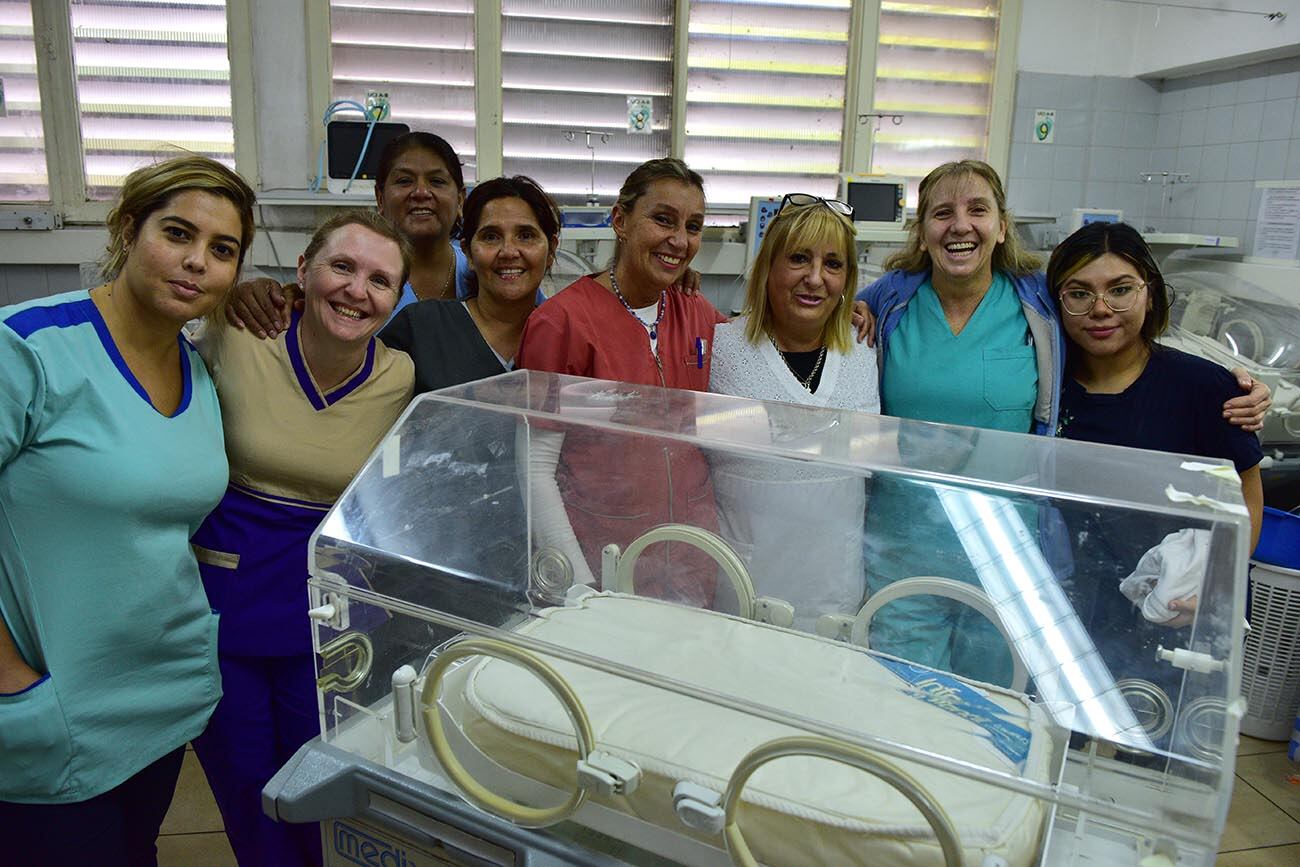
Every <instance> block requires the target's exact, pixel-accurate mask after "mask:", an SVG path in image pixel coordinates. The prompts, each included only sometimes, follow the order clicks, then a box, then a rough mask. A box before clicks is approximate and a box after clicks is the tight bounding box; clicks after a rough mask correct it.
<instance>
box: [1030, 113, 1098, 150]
mask: <svg viewBox="0 0 1300 867" xmlns="http://www.w3.org/2000/svg"><path fill="white" fill-rule="evenodd" d="M1032 123H1033V115H1030V125H1031V126H1032ZM1026 129H1028V127H1026ZM1091 136H1092V113H1091V112H1087V111H1062V112H1058V113H1057V115H1056V143H1057V144H1062V145H1086V144H1089V143H1090V142H1091V140H1092V139H1091Z"/></svg>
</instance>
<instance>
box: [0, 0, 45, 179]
mask: <svg viewBox="0 0 1300 867" xmlns="http://www.w3.org/2000/svg"><path fill="white" fill-rule="evenodd" d="M0 82H3V85H4V100H5V111H4V114H3V116H0V200H4V201H11V202H33V201H36V202H39V201H48V200H49V198H50V188H49V175H48V174H47V170H46V166H45V132H44V130H43V129H42V128H41V95H40V89H39V87H38V86H37V83H36V45H35V41H34V40H33V37H32V4H31V3H30V2H29V0H23V2H5V3H0Z"/></svg>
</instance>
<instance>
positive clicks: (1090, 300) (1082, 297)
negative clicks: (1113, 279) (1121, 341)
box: [1060, 283, 1147, 316]
mask: <svg viewBox="0 0 1300 867" xmlns="http://www.w3.org/2000/svg"><path fill="white" fill-rule="evenodd" d="M1146 285H1147V284H1145V283H1120V284H1119V285H1117V286H1111V287H1109V288H1107V289H1103V290H1102V291H1101V292H1093V291H1092V290H1091V289H1066V290H1065V291H1064V292H1062V293H1061V296H1060V297H1061V309H1063V310H1064V311H1065V312H1066V313H1068V314H1070V315H1071V316H1087V315H1088V313H1090V312H1091V311H1092V308H1093V306H1094V305H1095V304H1096V303H1097V299H1098V298H1100V299H1101V300H1102V301H1104V302H1105V303H1106V306H1107V307H1109V308H1110V309H1111V311H1112V312H1113V313H1123V312H1125V311H1127V310H1132V309H1133V305H1134V304H1137V302H1138V298H1139V297H1140V296H1141V293H1142V290H1143V289H1145V288H1146Z"/></svg>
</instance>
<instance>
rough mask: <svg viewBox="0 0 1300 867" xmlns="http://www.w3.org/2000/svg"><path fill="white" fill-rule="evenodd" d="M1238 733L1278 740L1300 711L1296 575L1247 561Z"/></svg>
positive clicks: (1299, 584) (1299, 613)
mask: <svg viewBox="0 0 1300 867" xmlns="http://www.w3.org/2000/svg"><path fill="white" fill-rule="evenodd" d="M1247 618H1248V619H1249V620H1250V632H1249V633H1247V635H1246V653H1245V658H1244V662H1243V664H1242V674H1241V687H1242V693H1243V694H1244V695H1245V697H1246V703H1247V709H1246V716H1245V717H1244V718H1243V719H1242V721H1241V731H1242V732H1243V733H1244V734H1248V735H1250V736H1251V737H1255V738H1263V739H1264V740H1269V741H1284V740H1286V739H1287V738H1289V737H1290V736H1291V728H1292V726H1293V724H1294V723H1295V719H1296V708H1297V707H1300V571H1297V570H1295V569H1287V568H1284V567H1282V566H1273V565H1270V564H1266V563H1259V562H1252V564H1251V570H1250V610H1249V611H1248V612H1247Z"/></svg>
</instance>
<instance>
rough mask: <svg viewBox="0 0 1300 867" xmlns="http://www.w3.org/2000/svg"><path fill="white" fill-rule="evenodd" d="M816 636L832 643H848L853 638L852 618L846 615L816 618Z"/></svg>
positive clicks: (827, 615)
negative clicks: (827, 639)
mask: <svg viewBox="0 0 1300 867" xmlns="http://www.w3.org/2000/svg"><path fill="white" fill-rule="evenodd" d="M816 630H817V634H818V635H820V636H821V637H822V638H829V639H831V640H832V641H848V640H849V639H850V638H852V637H853V618H852V617H850V616H849V615H847V614H823V615H822V616H821V617H818V618H817V625H816Z"/></svg>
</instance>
